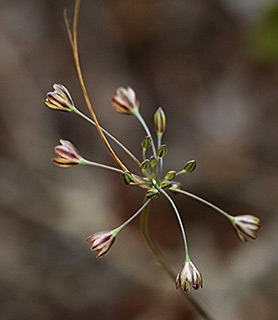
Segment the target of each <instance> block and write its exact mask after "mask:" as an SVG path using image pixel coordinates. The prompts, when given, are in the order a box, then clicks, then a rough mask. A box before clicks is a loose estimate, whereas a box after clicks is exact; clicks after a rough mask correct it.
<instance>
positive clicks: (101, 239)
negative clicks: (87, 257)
mask: <svg viewBox="0 0 278 320" xmlns="http://www.w3.org/2000/svg"><path fill="white" fill-rule="evenodd" d="M115 237H116V236H115V235H114V233H113V231H103V232H97V233H95V234H93V235H91V236H90V237H88V238H87V239H86V242H92V245H91V250H92V251H98V254H97V258H101V257H103V256H105V255H106V254H107V253H108V251H109V249H110V248H111V246H112V244H113V243H114V241H115Z"/></svg>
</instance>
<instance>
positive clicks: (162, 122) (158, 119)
mask: <svg viewBox="0 0 278 320" xmlns="http://www.w3.org/2000/svg"><path fill="white" fill-rule="evenodd" d="M154 128H155V131H156V133H157V134H158V135H162V134H163V133H164V131H165V129H166V116H165V113H164V111H163V110H162V108H160V107H159V108H158V109H157V111H156V113H155V114H154Z"/></svg>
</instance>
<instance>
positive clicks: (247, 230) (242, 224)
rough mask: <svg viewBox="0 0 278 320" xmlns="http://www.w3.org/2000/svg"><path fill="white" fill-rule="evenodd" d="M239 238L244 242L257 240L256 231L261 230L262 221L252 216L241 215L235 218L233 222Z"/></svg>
mask: <svg viewBox="0 0 278 320" xmlns="http://www.w3.org/2000/svg"><path fill="white" fill-rule="evenodd" d="M232 224H233V227H234V228H235V230H236V232H237V235H238V237H239V238H240V240H242V241H243V242H247V241H248V240H255V239H256V238H257V236H256V234H255V231H258V230H260V228H261V226H260V219H259V218H257V217H255V216H252V215H241V216H236V217H234V219H233V221H232Z"/></svg>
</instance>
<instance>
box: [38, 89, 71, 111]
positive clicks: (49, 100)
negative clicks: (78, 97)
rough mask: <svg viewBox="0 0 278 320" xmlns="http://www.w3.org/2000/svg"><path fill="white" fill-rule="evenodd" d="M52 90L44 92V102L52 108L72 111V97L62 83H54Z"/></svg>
mask: <svg viewBox="0 0 278 320" xmlns="http://www.w3.org/2000/svg"><path fill="white" fill-rule="evenodd" d="M53 88H54V91H53V92H48V93H47V94H46V99H45V101H43V102H44V104H45V105H46V106H47V107H49V108H51V109H54V110H59V111H68V112H72V111H73V110H74V109H75V107H74V103H73V100H72V97H71V95H70V93H69V91H68V89H67V88H66V87H64V86H63V85H62V84H56V83H55V84H54V85H53Z"/></svg>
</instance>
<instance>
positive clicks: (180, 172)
mask: <svg viewBox="0 0 278 320" xmlns="http://www.w3.org/2000/svg"><path fill="white" fill-rule="evenodd" d="M183 173H185V171H184V169H183V170H181V171H179V172H177V173H176V176H179V175H180V174H183Z"/></svg>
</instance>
